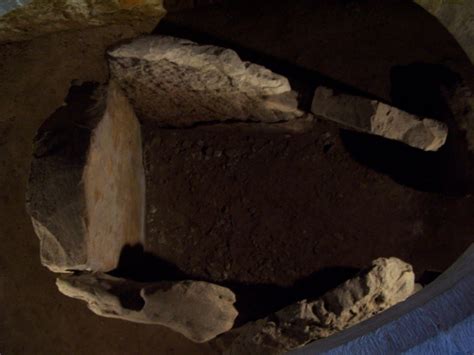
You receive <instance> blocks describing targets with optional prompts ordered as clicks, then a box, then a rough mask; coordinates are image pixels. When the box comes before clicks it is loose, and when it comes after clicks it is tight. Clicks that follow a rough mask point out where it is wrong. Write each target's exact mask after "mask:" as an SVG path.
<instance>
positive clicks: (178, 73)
mask: <svg viewBox="0 0 474 355" xmlns="http://www.w3.org/2000/svg"><path fill="white" fill-rule="evenodd" d="M109 62H110V68H111V73H112V76H113V77H114V78H115V79H116V80H117V81H118V82H119V83H120V85H121V87H122V89H123V90H124V91H125V93H126V94H127V96H128V97H129V98H130V100H131V102H132V104H133V106H134V108H135V110H136V112H137V114H138V116H139V117H140V118H145V119H153V120H156V121H158V122H160V123H162V124H163V125H169V126H189V125H193V124H195V123H198V122H205V121H224V120H251V121H263V122H277V121H288V120H291V119H294V118H296V117H299V116H301V115H302V114H303V113H302V112H301V111H299V110H298V109H297V100H296V94H295V93H294V92H292V91H291V87H290V84H289V82H288V80H287V79H286V78H284V77H283V76H281V75H278V74H275V73H273V72H271V71H270V70H268V69H266V68H264V67H262V66H259V65H256V64H252V63H248V62H244V61H242V60H241V59H240V58H239V56H238V55H237V53H235V52H234V51H232V50H230V49H224V48H220V47H215V46H206V45H198V44H196V43H194V42H191V41H189V40H184V39H178V38H173V37H167V36H153V37H151V36H149V37H143V38H139V39H137V40H135V41H133V42H131V43H129V44H126V45H123V46H120V47H118V48H116V49H114V50H112V51H110V52H109Z"/></svg>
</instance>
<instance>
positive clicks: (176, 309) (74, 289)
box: [57, 274, 238, 342]
mask: <svg viewBox="0 0 474 355" xmlns="http://www.w3.org/2000/svg"><path fill="white" fill-rule="evenodd" d="M57 286H58V288H59V290H60V291H61V292H62V293H63V294H65V295H67V296H69V297H73V298H77V299H80V300H82V301H85V302H87V304H88V307H89V309H90V310H92V311H93V312H94V313H96V314H98V315H100V316H104V317H110V318H120V319H125V320H128V321H132V322H137V323H147V324H159V325H163V326H166V327H168V328H171V329H173V330H174V331H177V332H179V333H181V334H183V335H184V336H186V337H187V338H189V339H191V340H193V341H196V342H205V341H209V340H211V339H213V338H214V337H216V336H217V335H219V334H221V333H224V332H226V331H228V330H229V329H231V328H232V326H233V325H234V320H235V318H236V317H237V314H238V313H237V311H236V309H235V308H234V306H233V304H234V303H235V295H234V293H233V292H232V291H230V290H229V289H227V288H225V287H221V286H217V285H214V284H211V283H207V282H200V281H180V282H159V283H152V284H141V283H137V282H133V281H129V280H124V279H120V278H115V277H112V276H108V275H106V274H95V275H94V274H84V275H80V276H64V277H60V278H58V280H57Z"/></svg>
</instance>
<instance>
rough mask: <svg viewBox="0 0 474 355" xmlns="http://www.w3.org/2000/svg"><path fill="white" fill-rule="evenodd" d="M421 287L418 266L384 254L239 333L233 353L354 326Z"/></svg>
mask: <svg viewBox="0 0 474 355" xmlns="http://www.w3.org/2000/svg"><path fill="white" fill-rule="evenodd" d="M414 291H415V275H414V273H413V270H412V267H411V266H410V265H409V264H406V263H405V262H403V261H401V260H399V259H396V258H380V259H377V260H375V261H374V262H373V263H372V266H371V268H369V269H368V270H366V271H365V272H363V273H361V274H360V275H359V276H357V277H355V278H354V279H351V280H348V281H346V282H345V283H344V284H342V285H340V286H339V287H337V288H336V289H334V290H333V291H330V292H328V293H326V294H325V295H324V296H323V297H321V298H320V299H317V300H316V301H308V300H303V301H300V302H298V303H296V304H294V305H291V306H288V307H286V308H284V309H282V310H281V311H279V312H277V313H276V314H274V315H272V316H270V317H267V318H265V319H262V320H258V321H256V322H254V323H249V324H247V325H245V326H243V327H242V328H240V329H237V330H236V331H235V332H234V333H235V334H234V338H233V339H232V340H231V342H230V344H228V345H226V346H227V349H226V350H225V353H227V354H281V353H285V352H287V351H289V350H291V349H295V348H298V347H301V346H303V345H305V344H307V343H309V342H311V341H314V340H317V339H321V338H325V337H328V336H330V335H332V334H334V333H336V332H338V331H341V330H343V329H345V328H349V327H351V326H353V325H355V324H357V323H359V322H361V321H363V320H365V319H368V318H370V317H372V316H373V315H375V314H377V313H380V312H382V311H384V310H385V309H387V308H389V307H391V306H393V305H395V304H397V303H399V302H401V301H404V300H405V299H406V298H408V297H409V296H410V295H412V294H413V293H414Z"/></svg>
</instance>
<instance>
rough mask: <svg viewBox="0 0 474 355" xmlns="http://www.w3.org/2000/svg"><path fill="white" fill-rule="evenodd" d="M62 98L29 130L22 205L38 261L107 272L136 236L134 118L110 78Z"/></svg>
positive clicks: (140, 189)
mask: <svg viewBox="0 0 474 355" xmlns="http://www.w3.org/2000/svg"><path fill="white" fill-rule="evenodd" d="M68 100H69V104H68V105H66V106H64V107H62V108H60V109H58V110H57V111H56V112H55V113H54V114H53V115H52V116H51V117H50V118H49V119H48V120H47V121H46V122H45V123H44V124H43V126H42V127H41V128H40V130H39V133H38V135H37V137H36V142H35V144H36V149H35V153H34V158H33V161H32V165H31V173H30V181H29V187H28V196H27V206H28V211H29V213H30V215H31V218H32V221H33V226H34V228H35V231H36V233H37V235H38V237H39V238H40V242H41V245H40V251H41V261H42V263H43V265H45V266H47V267H48V268H49V269H50V270H52V271H55V272H68V271H70V270H94V271H110V270H112V269H114V268H115V267H116V266H117V264H118V260H119V257H120V253H121V251H122V248H123V247H124V246H125V245H129V244H130V245H133V244H137V243H141V242H143V240H144V220H143V219H144V205H145V202H144V201H145V181H144V179H145V178H144V176H145V174H144V168H143V164H142V147H141V131H140V125H139V123H138V120H137V118H136V117H135V114H134V112H133V110H132V108H131V106H130V104H129V103H128V100H127V99H126V98H125V96H123V94H122V92H121V91H120V89H119V88H118V86H117V85H115V84H114V83H113V82H112V83H111V84H110V85H109V87H108V88H100V89H98V90H94V89H93V88H91V89H90V90H89V91H88V93H87V94H85V93H82V92H80V91H79V92H78V93H72V94H71V95H70V96H69V98H68Z"/></svg>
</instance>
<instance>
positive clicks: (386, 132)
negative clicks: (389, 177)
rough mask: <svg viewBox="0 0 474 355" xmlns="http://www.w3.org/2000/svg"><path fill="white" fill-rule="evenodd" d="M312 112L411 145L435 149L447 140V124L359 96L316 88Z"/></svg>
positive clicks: (428, 149) (359, 129)
mask: <svg viewBox="0 0 474 355" xmlns="http://www.w3.org/2000/svg"><path fill="white" fill-rule="evenodd" d="M311 111H312V112H313V113H314V114H315V115H317V116H321V117H324V118H326V119H329V120H331V121H335V122H337V123H340V124H342V125H344V126H347V127H349V128H352V129H354V130H358V131H361V132H366V133H371V134H375V135H378V136H382V137H385V138H388V139H392V140H397V141H399V142H402V143H405V144H407V145H409V146H411V147H414V148H419V149H423V150H426V151H436V150H438V149H439V148H441V147H442V146H443V145H444V144H445V143H446V138H447V135H448V128H447V126H446V125H445V124H444V123H442V122H439V121H436V120H433V119H429V118H423V117H418V116H415V115H412V114H410V113H408V112H405V111H403V110H400V109H398V108H396V107H393V106H390V105H387V104H384V103H382V102H379V101H376V100H370V99H367V98H364V97H360V96H353V95H347V94H338V93H335V92H334V91H333V90H332V89H329V88H326V87H318V88H317V89H316V91H315V94H314V98H313V103H312V106H311Z"/></svg>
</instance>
